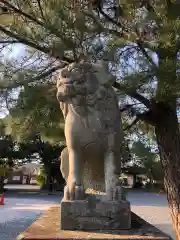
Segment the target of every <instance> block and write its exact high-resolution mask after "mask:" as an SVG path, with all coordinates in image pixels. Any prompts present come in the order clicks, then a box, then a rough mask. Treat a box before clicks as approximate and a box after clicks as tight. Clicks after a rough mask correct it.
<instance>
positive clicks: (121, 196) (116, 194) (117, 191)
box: [107, 186, 126, 201]
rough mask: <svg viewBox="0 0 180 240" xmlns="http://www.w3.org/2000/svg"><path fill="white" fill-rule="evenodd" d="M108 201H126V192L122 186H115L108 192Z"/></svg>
mask: <svg viewBox="0 0 180 240" xmlns="http://www.w3.org/2000/svg"><path fill="white" fill-rule="evenodd" d="M107 199H108V201H122V200H126V196H125V192H124V189H123V187H122V186H115V187H112V188H110V189H109V191H108V192H107Z"/></svg>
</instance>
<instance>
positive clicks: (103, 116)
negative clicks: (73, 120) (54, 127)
mask: <svg viewBox="0 0 180 240" xmlns="http://www.w3.org/2000/svg"><path fill="white" fill-rule="evenodd" d="M109 76H110V75H108V73H107V71H106V69H105V68H104V67H103V65H102V64H91V63H88V62H83V63H73V64H70V65H68V66H67V67H65V68H63V69H62V70H61V71H60V74H59V78H58V80H57V89H58V92H57V98H58V100H59V101H60V107H61V110H62V112H63V115H64V118H66V116H67V114H68V112H69V109H71V110H72V111H73V112H74V113H75V114H77V115H79V116H81V117H85V118H88V115H89V114H92V113H94V112H96V117H97V119H99V121H100V122H101V123H104V124H105V125H106V127H107V125H108V126H110V123H112V117H113V116H114V114H113V113H114V112H116V111H114V108H117V98H116V94H115V92H114V91H113V89H112V87H111V84H110V80H109V79H108V78H109ZM114 117H117V116H114Z"/></svg>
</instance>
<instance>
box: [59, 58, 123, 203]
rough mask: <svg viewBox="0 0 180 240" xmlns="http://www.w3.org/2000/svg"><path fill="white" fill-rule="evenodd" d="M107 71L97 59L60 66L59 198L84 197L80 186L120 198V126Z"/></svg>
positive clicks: (72, 198)
mask: <svg viewBox="0 0 180 240" xmlns="http://www.w3.org/2000/svg"><path fill="white" fill-rule="evenodd" d="M112 83H113V81H112V75H110V74H109V73H108V70H107V67H106V66H105V65H104V64H103V63H102V62H98V63H96V64H95V63H94V64H93V63H90V62H85V61H84V62H80V63H72V64H69V65H68V66H66V67H64V68H63V69H61V70H60V73H59V75H58V79H57V99H58V101H59V102H60V108H61V110H62V112H63V115H64V119H65V137H66V144H67V148H65V149H64V150H63V151H62V153H61V172H62V175H63V177H64V178H65V180H66V183H67V184H66V187H65V189H64V199H66V200H76V199H84V189H87V188H92V189H95V190H97V191H101V192H102V191H106V195H107V197H108V199H109V200H120V199H121V190H122V189H121V185H120V180H119V176H120V174H121V157H122V147H123V140H124V137H123V131H122V124H121V116H120V110H119V106H118V100H117V97H116V93H115V91H114V89H113V87H112Z"/></svg>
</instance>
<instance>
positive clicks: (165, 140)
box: [155, 107, 180, 240]
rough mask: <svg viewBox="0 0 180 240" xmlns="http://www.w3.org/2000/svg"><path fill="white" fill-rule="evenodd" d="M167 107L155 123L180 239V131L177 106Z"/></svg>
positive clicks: (175, 228) (167, 190) (177, 233)
mask: <svg viewBox="0 0 180 240" xmlns="http://www.w3.org/2000/svg"><path fill="white" fill-rule="evenodd" d="M173 109H174V110H172V108H171V109H165V111H164V112H163V114H162V109H161V112H160V115H161V117H160V116H159V117H160V119H159V120H157V122H156V125H155V132H156V137H157V143H158V147H159V152H160V158H161V163H162V166H163V169H164V185H165V189H166V192H167V198H168V203H169V207H170V210H171V215H172V221H173V227H174V230H175V232H176V237H177V238H176V239H177V240H180V132H179V124H178V119H177V114H176V109H175V107H174V108H173Z"/></svg>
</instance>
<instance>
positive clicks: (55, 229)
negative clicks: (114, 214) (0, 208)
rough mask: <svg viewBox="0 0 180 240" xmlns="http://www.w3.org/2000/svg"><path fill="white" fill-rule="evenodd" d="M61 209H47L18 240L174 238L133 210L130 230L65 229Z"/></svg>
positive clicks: (139, 239)
mask: <svg viewBox="0 0 180 240" xmlns="http://www.w3.org/2000/svg"><path fill="white" fill-rule="evenodd" d="M60 211H61V210H60V207H59V205H57V206H54V207H51V208H50V209H48V210H47V211H45V212H44V213H43V215H42V216H41V217H39V218H38V219H37V220H36V221H35V222H34V223H33V224H32V225H30V226H29V227H28V228H27V229H26V230H25V231H24V232H23V233H21V234H20V235H19V236H18V237H17V240H115V239H116V240H130V239H131V240H132V239H133V240H173V239H172V238H171V237H169V236H167V235H166V234H164V233H163V232H161V231H160V230H158V229H157V228H155V227H154V226H152V225H151V224H149V223H147V222H146V221H145V220H144V219H142V218H140V217H139V216H137V215H136V214H134V213H132V212H131V229H128V230H111V231H106V230H96V231H68V230H66V231H63V230H60V221H59V212H60Z"/></svg>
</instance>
